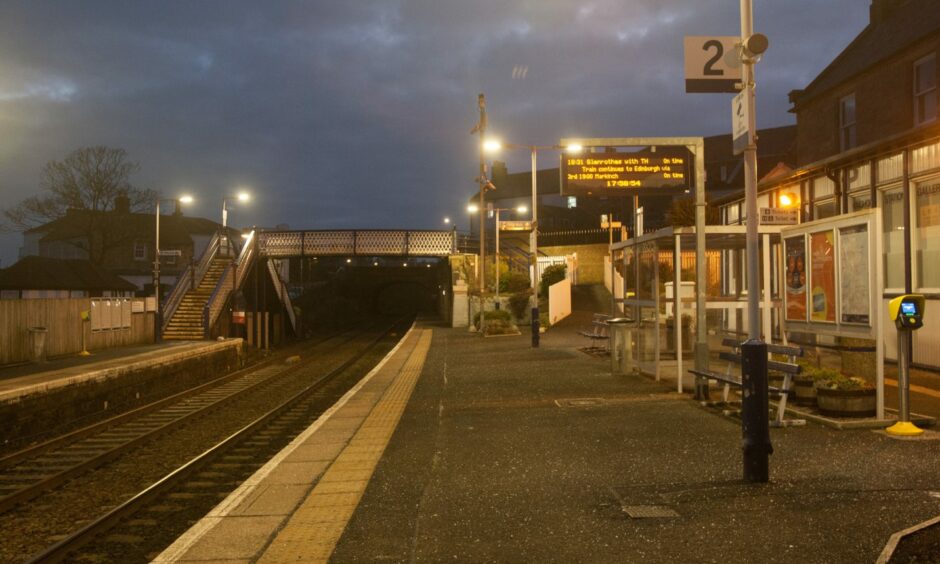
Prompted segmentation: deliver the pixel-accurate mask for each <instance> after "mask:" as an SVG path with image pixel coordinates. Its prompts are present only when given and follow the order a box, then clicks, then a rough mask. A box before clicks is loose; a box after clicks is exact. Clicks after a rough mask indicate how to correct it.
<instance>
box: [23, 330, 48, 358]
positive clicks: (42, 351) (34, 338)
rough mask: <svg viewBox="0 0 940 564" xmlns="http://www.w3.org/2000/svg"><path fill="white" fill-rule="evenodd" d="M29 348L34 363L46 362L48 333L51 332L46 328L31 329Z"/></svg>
mask: <svg viewBox="0 0 940 564" xmlns="http://www.w3.org/2000/svg"><path fill="white" fill-rule="evenodd" d="M28 331H29V345H30V346H29V348H30V352H31V353H32V361H33V362H45V361H46V333H48V332H49V330H48V329H46V328H45V327H30V328H29V329H28Z"/></svg>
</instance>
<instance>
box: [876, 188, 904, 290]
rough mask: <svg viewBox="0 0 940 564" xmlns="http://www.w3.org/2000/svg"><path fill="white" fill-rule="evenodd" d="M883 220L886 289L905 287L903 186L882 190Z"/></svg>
mask: <svg viewBox="0 0 940 564" xmlns="http://www.w3.org/2000/svg"><path fill="white" fill-rule="evenodd" d="M881 220H882V224H881V225H882V229H884V248H883V249H882V251H883V252H884V261H885V262H884V276H885V289H888V288H893V289H899V288H904V192H903V191H902V190H901V188H892V189H890V190H885V191H883V192H881Z"/></svg>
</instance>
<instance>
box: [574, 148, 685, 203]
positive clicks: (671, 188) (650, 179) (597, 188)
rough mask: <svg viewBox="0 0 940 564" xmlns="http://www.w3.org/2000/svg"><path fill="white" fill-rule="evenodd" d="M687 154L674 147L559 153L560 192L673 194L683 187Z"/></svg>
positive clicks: (679, 191)
mask: <svg viewBox="0 0 940 564" xmlns="http://www.w3.org/2000/svg"><path fill="white" fill-rule="evenodd" d="M691 160H692V159H691V158H690V157H689V153H688V152H687V151H685V150H679V149H677V148H675V147H670V148H660V149H659V150H658V151H655V152H654V151H651V150H645V151H636V152H631V153H618V152H612V151H608V152H603V153H582V154H570V155H567V154H566V155H563V156H562V158H561V193H562V194H563V195H568V196H608V195H614V196H625V195H633V194H644V195H653V194H675V193H681V192H683V191H685V190H687V189H688V188H689V186H690V184H689V178H690V176H691V174H690V165H691Z"/></svg>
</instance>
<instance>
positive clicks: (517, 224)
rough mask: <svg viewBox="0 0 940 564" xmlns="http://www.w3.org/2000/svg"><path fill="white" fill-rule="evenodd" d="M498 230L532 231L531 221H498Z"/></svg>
mask: <svg viewBox="0 0 940 564" xmlns="http://www.w3.org/2000/svg"><path fill="white" fill-rule="evenodd" d="M499 230H500V231H532V222H531V221H500V222H499Z"/></svg>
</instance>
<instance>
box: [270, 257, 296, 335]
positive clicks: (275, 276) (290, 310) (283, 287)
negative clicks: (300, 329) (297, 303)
mask: <svg viewBox="0 0 940 564" xmlns="http://www.w3.org/2000/svg"><path fill="white" fill-rule="evenodd" d="M267 263H268V273H270V274H271V282H273V283H274V291H275V292H277V297H278V298H280V300H281V303H282V304H284V309H286V310H287V317H288V319H290V326H291V327H292V328H293V329H294V332H296V331H297V317H296V316H295V314H294V305H293V304H292V303H291V300H290V294H289V293H288V292H287V284H285V283H284V281H283V280H282V279H281V274H280V273H279V272H278V271H277V267H275V265H274V260H272V259H268V260H267Z"/></svg>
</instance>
